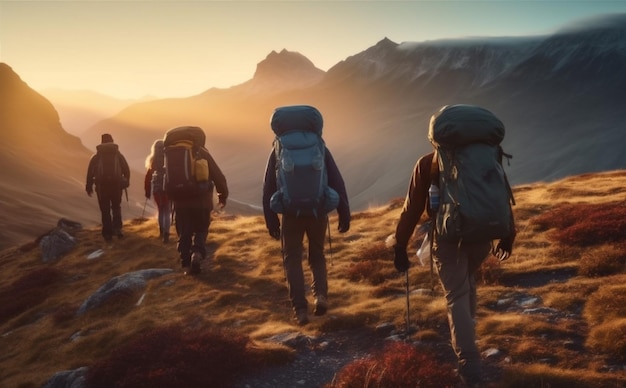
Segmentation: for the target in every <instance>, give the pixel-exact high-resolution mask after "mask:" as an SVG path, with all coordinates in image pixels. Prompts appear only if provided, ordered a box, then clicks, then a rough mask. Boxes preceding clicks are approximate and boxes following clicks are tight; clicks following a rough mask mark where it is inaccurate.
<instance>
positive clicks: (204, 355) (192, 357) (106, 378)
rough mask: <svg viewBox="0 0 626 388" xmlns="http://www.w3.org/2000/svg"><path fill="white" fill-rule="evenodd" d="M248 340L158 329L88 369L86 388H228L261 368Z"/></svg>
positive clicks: (216, 333)
mask: <svg viewBox="0 0 626 388" xmlns="http://www.w3.org/2000/svg"><path fill="white" fill-rule="evenodd" d="M247 344H248V338H247V337H244V336H240V335H236V334H232V333H227V332H221V331H216V330H205V331H198V330H185V329H184V328H182V327H179V326H168V327H163V328H158V329H154V330H152V331H150V332H147V333H145V334H143V335H141V336H139V337H137V338H136V339H134V340H131V341H130V342H128V343H126V344H125V345H123V346H121V347H120V348H118V349H117V350H115V351H113V352H112V354H111V355H110V357H109V358H108V359H106V360H102V361H99V362H97V363H95V364H94V365H93V366H91V367H90V368H89V372H88V373H87V376H86V381H87V386H88V387H92V388H99V387H102V388H105V387H120V388H122V387H152V388H157V387H176V386H179V387H225V386H232V385H233V382H234V380H235V378H236V377H237V376H241V374H242V373H246V372H248V371H251V370H252V369H254V368H255V367H257V366H259V365H261V363H262V361H261V358H260V357H259V356H258V355H252V354H250V353H249V352H247Z"/></svg>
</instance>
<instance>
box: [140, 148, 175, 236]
mask: <svg viewBox="0 0 626 388" xmlns="http://www.w3.org/2000/svg"><path fill="white" fill-rule="evenodd" d="M163 148H164V145H163V140H161V139H157V140H155V141H154V143H152V147H151V149H150V155H148V157H147V158H146V169H147V171H146V176H145V178H144V191H145V193H146V200H148V199H150V196H153V197H154V203H156V205H157V218H158V221H159V238H160V239H161V240H162V241H163V243H166V244H167V243H168V242H169V241H170V225H171V217H172V204H171V203H170V200H169V198H168V196H167V193H166V192H165V186H164V180H165V160H164V155H163Z"/></svg>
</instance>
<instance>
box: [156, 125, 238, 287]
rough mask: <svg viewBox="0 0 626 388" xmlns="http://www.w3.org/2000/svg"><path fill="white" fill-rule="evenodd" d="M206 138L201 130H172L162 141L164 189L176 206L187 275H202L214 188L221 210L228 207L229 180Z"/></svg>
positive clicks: (192, 128) (183, 266)
mask: <svg viewBox="0 0 626 388" xmlns="http://www.w3.org/2000/svg"><path fill="white" fill-rule="evenodd" d="M205 140H206V136H205V134H204V131H203V130H202V129H201V128H199V127H190V126H185V127H177V128H173V129H170V130H169V131H167V133H166V134H165V137H164V139H163V145H164V146H165V148H164V154H165V183H164V184H165V190H166V193H167V195H168V197H169V198H170V200H171V201H172V202H173V203H174V211H175V217H174V220H175V222H176V230H177V232H178V252H179V254H180V261H181V267H182V268H183V269H184V270H185V274H190V275H197V274H199V273H200V272H201V261H202V260H204V259H205V258H206V254H207V252H206V239H207V237H208V234H209V225H210V224H211V211H212V210H213V189H214V188H215V190H216V191H217V197H218V204H219V207H220V209H223V208H224V206H226V199H227V198H228V186H227V184H226V177H225V176H224V174H223V173H222V170H220V168H219V167H218V165H217V163H216V162H215V160H214V159H213V157H212V156H211V154H210V153H209V151H208V150H207V149H206V148H205Z"/></svg>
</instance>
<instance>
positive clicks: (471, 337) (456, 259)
mask: <svg viewBox="0 0 626 388" xmlns="http://www.w3.org/2000/svg"><path fill="white" fill-rule="evenodd" d="M490 249H491V243H490V242H486V243H477V244H461V246H460V247H459V245H458V244H457V243H448V242H437V244H436V246H435V247H434V252H433V258H434V260H435V266H436V268H437V273H438V275H439V280H440V281H441V286H442V287H443V292H444V295H445V297H446V301H447V306H448V324H449V325H450V337H451V341H452V348H453V349H454V352H455V353H456V355H457V358H458V360H459V373H460V374H462V375H464V376H466V377H479V376H480V373H481V366H480V353H479V351H478V348H477V346H476V328H475V323H474V318H475V317H476V280H475V278H474V274H475V272H476V270H478V268H479V267H480V265H481V263H482V262H483V261H484V260H485V258H487V255H488V254H489V251H490Z"/></svg>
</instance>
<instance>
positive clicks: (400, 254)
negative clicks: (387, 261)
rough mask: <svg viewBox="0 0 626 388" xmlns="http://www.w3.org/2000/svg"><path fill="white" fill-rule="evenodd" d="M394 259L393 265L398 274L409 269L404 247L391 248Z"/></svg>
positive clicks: (407, 256) (395, 246)
mask: <svg viewBox="0 0 626 388" xmlns="http://www.w3.org/2000/svg"><path fill="white" fill-rule="evenodd" d="M393 251H394V258H393V265H394V267H396V269H397V270H398V272H405V271H407V270H408V269H409V255H407V253H406V247H401V246H398V245H394V246H393Z"/></svg>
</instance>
